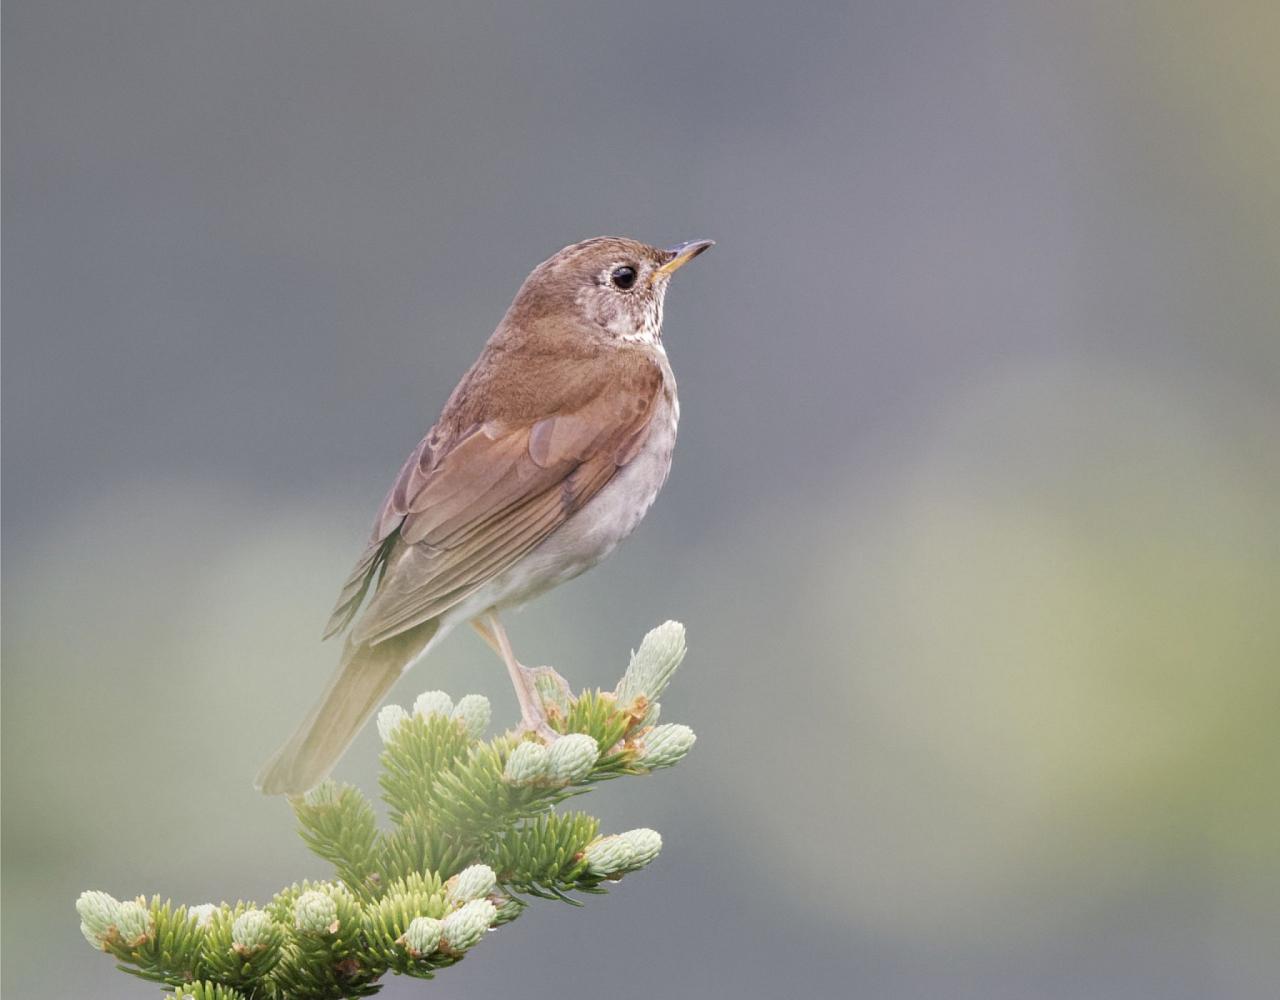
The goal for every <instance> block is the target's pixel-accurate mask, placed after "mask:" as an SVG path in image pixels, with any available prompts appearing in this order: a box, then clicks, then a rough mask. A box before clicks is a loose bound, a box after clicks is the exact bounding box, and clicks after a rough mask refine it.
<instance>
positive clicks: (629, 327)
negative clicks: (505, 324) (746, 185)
mask: <svg viewBox="0 0 1280 1000" xmlns="http://www.w3.org/2000/svg"><path fill="white" fill-rule="evenodd" d="M711 246H714V243H713V241H712V240H690V241H689V242H687V243H681V244H679V245H677V246H674V247H671V248H670V249H667V250H663V249H660V248H659V247H653V246H649V245H648V244H645V243H640V242H638V241H637V240H631V239H626V238H624V237H621V236H599V237H596V238H595V239H590V240H584V241H583V242H581V243H574V244H573V245H572V246H567V247H565V248H564V249H563V250H561V251H560V252H558V253H556V254H554V255H553V256H551V257H549V258H548V259H547V260H544V261H543V262H542V263H541V264H539V265H538V266H537V267H536V268H534V269H533V272H532V273H531V274H530V275H529V277H528V278H526V279H525V283H524V285H523V286H521V288H520V291H519V293H518V294H517V295H516V298H515V301H514V302H513V303H512V305H511V311H510V312H509V313H508V319H509V321H511V320H514V321H515V322H516V323H517V324H519V325H520V326H522V327H524V328H525V329H534V328H537V327H543V326H544V325H545V324H548V323H554V324H557V325H559V326H561V327H567V328H572V329H574V330H576V331H578V332H585V333H587V334H588V335H590V336H594V337H599V336H605V337H608V338H611V339H615V340H620V341H624V342H630V343H642V344H651V345H652V344H657V343H658V341H659V339H660V338H661V336H662V302H663V298H664V297H665V296H666V293H667V283H668V282H669V281H670V280H671V275H673V274H674V273H675V272H676V271H677V270H679V269H680V268H681V267H683V266H684V265H685V264H687V263H688V262H689V261H691V260H693V258H694V257H696V256H698V254H700V253H702V252H703V251H704V250H706V249H708V248H709V247H711Z"/></svg>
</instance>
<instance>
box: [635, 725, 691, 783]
mask: <svg viewBox="0 0 1280 1000" xmlns="http://www.w3.org/2000/svg"><path fill="white" fill-rule="evenodd" d="M697 738H698V737H697V736H695V735H694V732H693V730H692V729H690V728H689V727H688V726H682V725H680V724H679V723H674V722H671V723H667V724H666V725H663V726H656V727H655V728H653V729H651V730H649V732H647V733H645V735H644V737H643V745H642V749H641V751H640V755H639V756H638V757H637V758H636V763H637V764H638V765H639V766H640V767H643V768H647V769H648V770H650V771H653V770H656V769H657V768H660V767H671V766H672V765H673V764H676V763H678V762H679V761H681V760H683V759H684V756H685V754H687V753H688V752H689V751H690V750H691V749H692V748H693V744H694V741H695V740H697Z"/></svg>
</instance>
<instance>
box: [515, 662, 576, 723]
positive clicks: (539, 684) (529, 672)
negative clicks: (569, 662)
mask: <svg viewBox="0 0 1280 1000" xmlns="http://www.w3.org/2000/svg"><path fill="white" fill-rule="evenodd" d="M520 673H521V675H522V676H523V677H524V681H525V684H526V685H528V688H529V690H530V691H533V692H535V693H536V694H537V696H538V700H539V701H541V702H542V704H543V706H544V707H545V708H547V709H548V710H552V709H555V710H558V711H560V712H562V713H563V712H565V711H568V708H569V704H570V703H571V702H572V701H573V689H572V688H570V687H569V682H568V681H567V680H565V679H564V678H563V677H561V676H560V674H559V673H557V672H556V670H555V668H554V667H526V666H524V665H523V664H521V666H520Z"/></svg>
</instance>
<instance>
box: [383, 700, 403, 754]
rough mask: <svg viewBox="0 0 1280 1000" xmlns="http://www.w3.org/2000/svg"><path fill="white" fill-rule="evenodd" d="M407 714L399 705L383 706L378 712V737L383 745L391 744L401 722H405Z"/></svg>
mask: <svg viewBox="0 0 1280 1000" xmlns="http://www.w3.org/2000/svg"><path fill="white" fill-rule="evenodd" d="M408 718H409V713H408V712H406V711H405V710H404V709H403V708H402V707H401V706H399V705H383V706H382V708H381V709H380V710H379V712H378V735H379V736H381V737H382V742H383V743H384V744H386V743H390V742H391V737H392V736H394V735H395V732H396V730H397V729H399V728H400V724H401V723H402V722H406V721H407V720H408Z"/></svg>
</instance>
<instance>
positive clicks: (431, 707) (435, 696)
mask: <svg viewBox="0 0 1280 1000" xmlns="http://www.w3.org/2000/svg"><path fill="white" fill-rule="evenodd" d="M413 714H414V715H420V716H422V718H424V719H430V718H431V717H432V716H433V715H443V716H444V717H445V718H446V719H447V718H449V716H451V715H453V699H452V698H450V697H449V696H448V695H447V694H445V693H444V692H443V691H423V692H422V694H420V695H418V700H417V701H415V702H414V703H413Z"/></svg>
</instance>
